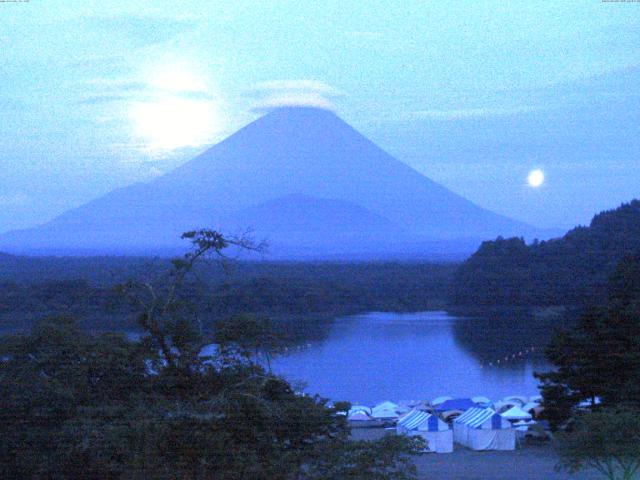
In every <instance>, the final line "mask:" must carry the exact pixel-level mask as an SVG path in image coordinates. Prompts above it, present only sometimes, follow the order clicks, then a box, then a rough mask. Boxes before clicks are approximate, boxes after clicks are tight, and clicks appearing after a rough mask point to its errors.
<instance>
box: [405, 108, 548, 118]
mask: <svg viewBox="0 0 640 480" xmlns="http://www.w3.org/2000/svg"><path fill="white" fill-rule="evenodd" d="M536 110H538V108H534V107H528V106H526V107H513V108H460V109H451V110H417V111H415V112H411V114H410V118H412V119H429V120H473V119H476V118H486V117H495V116H505V115H519V114H523V113H530V112H533V111H536Z"/></svg>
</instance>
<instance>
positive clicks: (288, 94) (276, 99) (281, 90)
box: [250, 79, 342, 111]
mask: <svg viewBox="0 0 640 480" xmlns="http://www.w3.org/2000/svg"><path fill="white" fill-rule="evenodd" d="M250 95H251V96H252V97H254V99H255V102H254V106H253V110H256V111H264V110H272V109H274V108H279V107H315V108H322V109H324V110H335V109H336V107H335V105H334V103H333V101H332V99H333V98H335V97H338V96H341V95H342V93H341V92H340V91H338V90H336V89H335V88H333V87H332V86H330V85H328V84H326V83H324V82H321V81H318V80H305V79H298V80H271V81H267V82H262V83H259V84H257V85H256V86H255V87H254V88H253V89H252V90H251V92H250Z"/></svg>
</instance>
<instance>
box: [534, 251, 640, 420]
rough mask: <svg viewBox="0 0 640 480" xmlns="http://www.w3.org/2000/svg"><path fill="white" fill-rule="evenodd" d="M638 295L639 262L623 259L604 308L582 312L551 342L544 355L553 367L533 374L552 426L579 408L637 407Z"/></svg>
mask: <svg viewBox="0 0 640 480" xmlns="http://www.w3.org/2000/svg"><path fill="white" fill-rule="evenodd" d="M639 293H640V259H639V257H628V258H626V259H624V260H623V261H622V262H621V263H620V265H619V266H618V268H617V270H616V273H615V274H614V275H613V277H612V279H611V283H610V295H609V303H608V305H607V306H606V307H594V308H591V309H589V310H587V311H586V312H585V313H584V314H583V315H582V317H581V318H580V321H579V323H578V325H577V326H576V327H575V328H573V329H572V330H565V331H560V332H558V333H557V334H556V336H555V337H554V338H553V340H552V342H551V343H550V345H549V346H548V348H547V352H546V353H547V358H548V359H549V360H550V362H551V363H552V364H553V365H554V366H555V367H556V368H555V369H554V370H553V371H551V372H547V373H543V374H536V376H537V378H539V379H540V380H541V381H542V386H541V391H542V394H543V397H544V406H545V416H546V417H547V418H548V419H549V420H550V421H551V423H552V427H554V428H555V427H557V426H559V425H561V424H562V423H564V422H566V421H567V420H569V418H570V417H571V416H572V415H573V414H574V413H575V412H576V409H577V407H578V406H579V405H580V404H585V403H586V404H587V405H588V408H590V409H594V408H598V405H602V406H605V407H616V406H620V405H630V406H636V407H639V408H640V310H639V309H638V308H637V306H638V304H639V302H640V297H639V296H638V294H639Z"/></svg>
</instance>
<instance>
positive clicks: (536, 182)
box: [527, 169, 544, 188]
mask: <svg viewBox="0 0 640 480" xmlns="http://www.w3.org/2000/svg"><path fill="white" fill-rule="evenodd" d="M527 182H528V183H529V186H530V187H533V188H537V187H539V186H540V185H542V183H543V182H544V172H543V171H542V170H540V169H535V170H531V171H530V172H529V176H528V177H527Z"/></svg>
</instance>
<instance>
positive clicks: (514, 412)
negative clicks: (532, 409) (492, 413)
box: [500, 407, 531, 421]
mask: <svg viewBox="0 0 640 480" xmlns="http://www.w3.org/2000/svg"><path fill="white" fill-rule="evenodd" d="M500 415H502V416H503V417H504V418H506V419H507V420H511V421H516V420H531V414H530V413H527V412H525V411H524V410H522V409H521V408H520V407H511V408H510V409H509V410H507V411H506V412H503V413H501V414H500Z"/></svg>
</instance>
